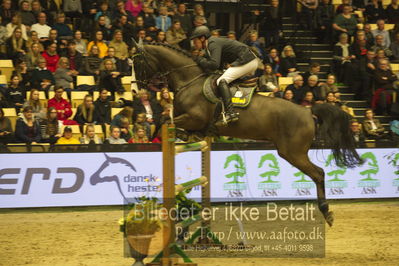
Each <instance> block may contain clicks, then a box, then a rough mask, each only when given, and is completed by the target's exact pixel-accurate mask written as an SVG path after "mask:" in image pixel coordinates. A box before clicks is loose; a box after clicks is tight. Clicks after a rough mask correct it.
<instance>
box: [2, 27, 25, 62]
mask: <svg viewBox="0 0 399 266" xmlns="http://www.w3.org/2000/svg"><path fill="white" fill-rule="evenodd" d="M6 50H7V56H8V58H10V59H13V60H17V59H20V58H23V57H24V55H25V54H26V53H27V52H28V48H27V46H26V41H25V40H24V39H23V38H22V31H21V28H19V27H17V28H15V30H14V32H13V34H12V36H11V37H10V38H8V39H7V41H6Z"/></svg>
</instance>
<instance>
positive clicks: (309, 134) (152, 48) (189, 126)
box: [134, 44, 361, 226]
mask: <svg viewBox="0 0 399 266" xmlns="http://www.w3.org/2000/svg"><path fill="white" fill-rule="evenodd" d="M137 49H138V53H137V55H136V57H135V61H134V64H135V72H136V76H137V80H138V81H140V80H145V79H148V78H149V77H151V75H154V74H155V73H158V74H159V73H161V75H165V76H167V78H168V82H169V88H170V89H171V91H174V93H175V96H174V97H175V98H174V115H175V118H174V123H175V125H176V127H181V128H183V129H185V130H187V131H204V130H205V129H206V128H207V127H208V126H209V124H210V123H212V121H213V117H214V111H215V108H216V107H215V104H212V103H210V102H209V101H208V100H206V99H205V97H204V96H203V95H202V86H203V83H204V81H205V79H206V77H207V76H206V74H204V72H203V70H202V69H201V68H200V67H199V66H198V65H197V64H196V63H195V61H194V60H193V59H192V58H191V57H190V56H189V55H188V54H187V53H185V52H184V51H182V50H180V49H176V48H173V47H170V46H167V45H161V44H156V45H144V46H141V47H138V46H137ZM236 111H237V112H239V113H240V119H239V121H237V122H235V123H232V124H229V125H228V126H227V127H218V128H217V129H218V131H219V134H220V135H222V136H231V137H237V138H244V139H253V140H269V141H272V142H273V143H274V144H275V146H276V148H277V151H278V154H279V155H280V156H281V157H282V158H284V159H285V160H287V161H288V162H289V163H290V164H292V165H293V166H295V167H296V168H298V169H299V170H300V171H302V172H303V173H305V174H306V175H308V176H309V177H311V179H312V180H313V181H314V182H315V183H316V187H317V197H318V205H319V209H320V211H321V212H322V213H323V215H324V218H325V220H326V222H327V223H328V224H329V225H330V226H331V225H332V223H333V213H332V212H331V211H329V207H328V203H327V201H326V196H325V187H324V171H323V169H322V168H320V167H318V166H316V165H315V164H313V163H312V162H311V161H310V160H309V157H308V151H309V149H310V147H311V144H312V142H313V140H314V139H315V137H316V133H317V135H318V136H319V137H322V138H323V141H324V142H323V143H324V144H325V145H327V146H328V147H329V148H331V149H332V151H333V155H334V158H335V161H336V163H337V164H339V165H344V166H347V167H354V166H355V165H357V164H359V163H360V162H361V159H360V158H359V155H358V154H357V152H356V150H355V144H354V140H353V137H352V134H351V132H350V129H349V124H350V116H349V115H348V114H346V113H345V112H344V111H342V110H341V109H339V108H337V107H335V106H332V105H329V104H318V105H315V106H314V107H312V108H311V109H310V108H305V107H303V106H300V105H297V104H293V103H291V102H289V101H286V100H283V99H280V98H272V97H265V96H260V95H254V96H253V98H252V102H251V103H250V105H249V107H247V108H245V109H241V108H237V109H236ZM314 116H315V117H317V126H316V123H315V120H314Z"/></svg>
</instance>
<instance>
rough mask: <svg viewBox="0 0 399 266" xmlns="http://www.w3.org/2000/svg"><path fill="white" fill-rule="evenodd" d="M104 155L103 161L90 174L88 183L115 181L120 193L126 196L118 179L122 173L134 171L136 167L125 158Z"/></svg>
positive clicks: (121, 176)
mask: <svg viewBox="0 0 399 266" xmlns="http://www.w3.org/2000/svg"><path fill="white" fill-rule="evenodd" d="M104 155H105V161H104V162H103V164H102V165H101V166H100V168H98V170H97V171H96V172H95V173H94V174H92V175H91V177H90V184H91V185H93V186H95V185H97V184H99V183H104V182H115V183H116V185H117V187H118V189H119V192H120V193H121V195H122V196H123V197H124V198H126V195H125V193H123V191H122V188H121V182H120V179H122V178H123V175H124V173H129V172H132V171H134V172H136V168H135V167H134V166H133V165H132V164H131V163H130V162H128V161H126V160H125V159H121V158H117V157H110V156H108V155H107V154H104Z"/></svg>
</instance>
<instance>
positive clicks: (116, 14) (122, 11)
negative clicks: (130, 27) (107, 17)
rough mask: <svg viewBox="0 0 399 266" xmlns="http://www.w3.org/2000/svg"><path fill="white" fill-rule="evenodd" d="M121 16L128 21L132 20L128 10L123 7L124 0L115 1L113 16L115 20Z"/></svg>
mask: <svg viewBox="0 0 399 266" xmlns="http://www.w3.org/2000/svg"><path fill="white" fill-rule="evenodd" d="M121 16H126V18H127V20H128V21H129V22H130V23H133V22H134V17H133V16H132V14H131V13H130V12H129V11H126V9H125V1H124V0H118V1H117V3H116V9H115V10H114V14H113V18H114V19H115V20H118V19H119V18H120V17H121Z"/></svg>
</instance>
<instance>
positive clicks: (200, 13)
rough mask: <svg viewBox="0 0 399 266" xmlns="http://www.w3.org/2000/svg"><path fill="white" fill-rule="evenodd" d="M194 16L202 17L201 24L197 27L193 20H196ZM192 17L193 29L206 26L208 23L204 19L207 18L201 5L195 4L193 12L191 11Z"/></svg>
mask: <svg viewBox="0 0 399 266" xmlns="http://www.w3.org/2000/svg"><path fill="white" fill-rule="evenodd" d="M196 16H200V17H202V19H203V21H202V22H201V23H202V24H201V25H197V24H196V21H195V20H196V19H195V17H196ZM192 17H193V18H194V26H195V27H198V26H202V25H206V24H207V23H208V21H207V20H206V17H208V15H207V14H205V10H204V7H203V6H202V5H201V4H196V5H194V10H193V15H192ZM197 22H198V21H197Z"/></svg>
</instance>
